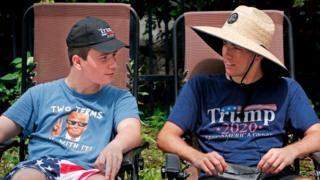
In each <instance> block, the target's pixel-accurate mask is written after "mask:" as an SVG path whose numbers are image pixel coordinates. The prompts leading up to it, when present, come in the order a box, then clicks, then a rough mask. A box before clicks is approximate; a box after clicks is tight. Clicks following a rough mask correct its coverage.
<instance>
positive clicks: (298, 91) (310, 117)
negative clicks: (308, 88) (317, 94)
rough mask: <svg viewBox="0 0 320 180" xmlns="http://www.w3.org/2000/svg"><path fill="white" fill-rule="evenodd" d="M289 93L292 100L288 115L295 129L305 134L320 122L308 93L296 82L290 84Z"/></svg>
mask: <svg viewBox="0 0 320 180" xmlns="http://www.w3.org/2000/svg"><path fill="white" fill-rule="evenodd" d="M289 93H290V97H291V98H290V102H289V108H288V111H289V112H288V114H289V119H290V120H291V125H292V127H293V128H294V129H296V130H298V131H299V132H302V133H303V132H305V131H306V130H307V129H308V128H309V127H311V126H312V125H313V124H315V123H319V122H320V121H319V118H318V117H317V114H316V112H315V111H314V109H313V108H312V106H311V103H310V101H309V99H308V97H307V95H306V93H305V92H304V90H303V89H302V87H301V86H300V85H299V84H298V83H297V82H296V81H291V82H289Z"/></svg>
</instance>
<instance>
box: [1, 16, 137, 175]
mask: <svg viewBox="0 0 320 180" xmlns="http://www.w3.org/2000/svg"><path fill="white" fill-rule="evenodd" d="M66 41H67V46H68V54H69V60H70V63H71V68H70V73H69V74H68V76H67V77H66V78H64V79H60V80H56V81H52V82H49V83H44V84H40V85H37V86H34V87H32V88H30V89H29V90H28V91H27V92H26V93H24V94H23V95H22V97H21V98H19V99H18V101H17V102H16V103H15V104H14V105H13V106H11V107H10V108H9V109H8V110H7V111H6V112H4V113H3V115H2V116H1V117H0V142H4V141H5V140H6V139H9V138H11V137H14V136H16V135H17V134H19V133H20V132H22V133H23V134H24V135H27V136H30V143H29V146H28V151H29V153H28V154H29V157H28V160H27V161H24V162H21V163H20V164H19V165H18V166H16V167H15V168H14V169H13V170H12V171H11V173H9V174H8V175H7V176H6V177H5V179H25V178H26V177H28V179H115V176H116V174H117V172H118V170H119V168H120V165H121V162H122V157H123V156H122V154H123V153H125V152H126V151H128V150H130V149H132V148H134V147H136V146H138V145H139V144H140V142H141V137H140V128H141V127H140V121H139V115H138V110H137V103H136V99H135V98H134V97H133V96H132V95H131V93H129V92H128V91H126V90H122V89H119V88H117V87H114V86H111V85H109V84H110V82H111V81H112V79H113V77H114V75H115V71H116V68H117V64H116V53H117V51H118V50H119V49H121V48H123V47H125V44H124V43H123V42H121V41H120V40H118V39H116V37H115V34H114V32H113V31H112V29H111V27H110V26H109V25H108V24H107V23H106V22H105V21H103V20H101V19H98V18H95V17H86V18H84V19H82V20H80V21H78V22H77V23H76V24H75V25H74V26H73V27H72V29H71V30H70V32H69V34H68V37H67V40H66ZM72 113H76V114H79V115H81V116H83V117H85V119H86V121H83V122H82V121H80V120H77V119H76V118H73V119H72V120H73V121H74V122H71V121H70V119H68V117H69V115H72ZM79 115H78V116H79ZM78 116H77V117H78ZM79 117H80V116H79ZM68 126H77V127H82V128H85V131H84V130H82V131H81V138H77V139H71V138H67V137H68V136H67V135H68ZM115 132H116V134H115ZM128 134H129V136H128ZM114 135H115V137H114Z"/></svg>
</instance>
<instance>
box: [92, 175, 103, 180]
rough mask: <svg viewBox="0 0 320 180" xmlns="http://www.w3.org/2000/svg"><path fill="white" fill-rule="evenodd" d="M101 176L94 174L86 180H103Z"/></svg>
mask: <svg viewBox="0 0 320 180" xmlns="http://www.w3.org/2000/svg"><path fill="white" fill-rule="evenodd" d="M104 179H105V178H104V175H103V174H94V175H92V176H90V177H89V178H88V180H104Z"/></svg>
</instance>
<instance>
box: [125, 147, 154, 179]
mask: <svg viewBox="0 0 320 180" xmlns="http://www.w3.org/2000/svg"><path fill="white" fill-rule="evenodd" d="M148 147H149V143H147V142H143V143H142V144H141V145H140V146H138V147H135V148H133V149H131V150H130V151H128V152H127V153H125V154H124V155H123V160H122V164H121V168H120V170H119V173H121V172H125V171H127V172H128V171H134V172H138V170H141V169H143V166H144V161H143V159H142V158H141V156H140V154H141V151H143V150H144V149H145V148H148Z"/></svg>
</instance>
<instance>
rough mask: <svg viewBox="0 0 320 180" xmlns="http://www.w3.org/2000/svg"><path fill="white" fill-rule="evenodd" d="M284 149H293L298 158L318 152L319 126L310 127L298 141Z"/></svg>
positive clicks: (319, 142)
mask: <svg viewBox="0 0 320 180" xmlns="http://www.w3.org/2000/svg"><path fill="white" fill-rule="evenodd" d="M286 148H292V149H295V150H296V153H297V157H299V158H301V157H303V156H306V155H308V154H310V153H313V152H317V151H320V124H315V125H313V126H311V127H310V128H309V129H308V130H307V131H306V132H305V135H304V137H303V138H302V139H301V140H300V141H297V142H295V143H293V144H290V145H288V146H287V147H286Z"/></svg>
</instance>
